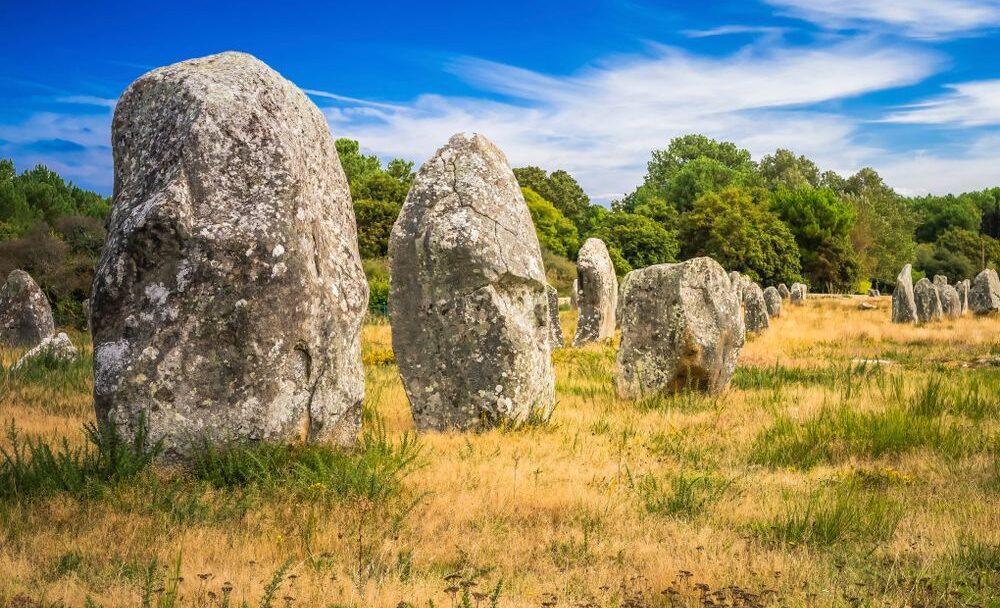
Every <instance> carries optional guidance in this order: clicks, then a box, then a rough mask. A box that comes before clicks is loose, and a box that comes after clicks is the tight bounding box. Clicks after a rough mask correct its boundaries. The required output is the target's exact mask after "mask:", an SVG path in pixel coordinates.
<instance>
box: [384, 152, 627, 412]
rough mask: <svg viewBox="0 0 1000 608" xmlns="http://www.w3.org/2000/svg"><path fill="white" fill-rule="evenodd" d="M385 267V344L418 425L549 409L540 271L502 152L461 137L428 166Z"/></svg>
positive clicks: (550, 378) (550, 380)
mask: <svg viewBox="0 0 1000 608" xmlns="http://www.w3.org/2000/svg"><path fill="white" fill-rule="evenodd" d="M389 263H390V267H391V283H390V289H389V310H390V313H391V316H392V347H393V350H394V351H395V353H396V361H397V362H398V363H399V372H400V375H401V376H402V379H403V386H404V388H405V389H406V395H407V397H408V398H409V400H410V407H411V410H412V412H413V420H414V422H415V423H416V426H417V428H418V429H428V430H445V429H469V428H478V427H480V426H482V425H484V424H485V425H489V424H494V423H498V422H519V421H523V420H526V419H528V418H529V416H531V415H532V414H534V415H535V416H539V417H542V418H547V417H548V416H549V415H550V414H551V412H552V408H553V407H554V405H555V375H554V371H553V368H552V358H551V346H550V344H551V335H550V321H549V318H548V317H549V304H548V301H549V300H548V298H549V296H548V293H547V290H546V280H545V270H544V268H543V266H542V254H541V249H540V248H539V245H538V238H537V237H536V235H535V228H534V225H533V224H532V221H531V214H530V213H529V212H528V207H527V205H526V204H525V202H524V197H523V195H522V194H521V189H520V188H519V186H518V183H517V179H515V177H514V172H513V171H512V170H511V168H510V166H509V165H508V163H507V158H506V157H505V156H504V154H503V152H501V151H500V150H499V149H498V148H497V147H496V146H494V145H493V144H492V143H491V142H490V141H488V140H487V139H486V138H485V137H482V136H481V135H473V136H472V137H466V136H465V135H462V134H459V135H455V136H453V137H452V138H451V139H450V140H449V141H448V143H447V144H446V145H445V146H444V147H442V148H441V149H440V150H438V151H437V153H436V154H435V155H434V157H433V158H431V159H430V160H428V161H427V162H425V163H424V165H423V166H422V167H421V168H420V171H419V172H418V173H417V176H416V179H415V181H414V183H413V187H412V188H411V189H410V194H409V196H407V198H406V202H405V203H404V205H403V209H402V211H401V212H400V215H399V218H398V219H397V220H396V224H395V225H394V226H393V229H392V235H391V238H390V240H389ZM610 322H611V323H612V325H613V324H614V315H612V316H611V318H610Z"/></svg>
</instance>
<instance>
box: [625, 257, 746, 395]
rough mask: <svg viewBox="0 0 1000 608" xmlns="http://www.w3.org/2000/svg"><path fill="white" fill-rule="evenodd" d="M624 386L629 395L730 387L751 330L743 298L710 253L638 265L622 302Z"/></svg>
mask: <svg viewBox="0 0 1000 608" xmlns="http://www.w3.org/2000/svg"><path fill="white" fill-rule="evenodd" d="M623 306H624V307H625V313H624V315H623V317H622V342H621V348H620V349H619V351H618V359H617V377H616V381H617V386H618V393H619V394H620V395H621V396H622V397H626V398H635V397H638V396H640V395H643V394H647V393H654V392H660V391H667V392H671V391H678V390H684V389H693V390H699V391H705V392H708V393H718V392H719V391H721V390H723V389H724V388H725V387H726V386H727V385H728V383H729V380H730V379H731V378H732V375H733V371H734V370H735V368H736V361H737V359H738V357H739V352H740V349H741V348H742V347H743V343H744V340H745V334H744V330H743V324H742V323H741V322H740V320H739V316H740V312H739V311H740V302H739V301H738V300H737V299H736V293H735V291H734V290H733V288H732V283H731V282H730V280H729V277H728V276H727V275H726V272H725V270H723V268H722V267H721V266H720V265H719V264H718V263H717V262H715V261H714V260H712V259H711V258H704V257H702V258H694V259H691V260H688V261H686V262H682V263H680V264H659V265H656V266H649V267H647V268H642V269H640V270H636V271H634V272H633V273H632V276H631V277H630V278H629V282H628V285H627V286H626V290H625V301H624V302H623Z"/></svg>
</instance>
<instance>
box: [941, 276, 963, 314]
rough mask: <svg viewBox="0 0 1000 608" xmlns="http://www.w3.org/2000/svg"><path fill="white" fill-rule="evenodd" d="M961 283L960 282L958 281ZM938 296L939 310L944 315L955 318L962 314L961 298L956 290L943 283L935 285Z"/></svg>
mask: <svg viewBox="0 0 1000 608" xmlns="http://www.w3.org/2000/svg"><path fill="white" fill-rule="evenodd" d="M959 285H961V283H959ZM937 292H938V298H940V300H941V312H942V314H944V316H946V317H949V318H952V319H955V318H958V317H961V316H962V298H961V296H959V294H958V290H957V289H955V288H954V287H952V286H951V285H948V284H947V283H945V284H944V285H940V286H938V287H937Z"/></svg>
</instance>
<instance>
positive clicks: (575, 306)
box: [569, 279, 580, 311]
mask: <svg viewBox="0 0 1000 608" xmlns="http://www.w3.org/2000/svg"><path fill="white" fill-rule="evenodd" d="M569 306H570V308H571V309H572V310H576V311H579V309H580V280H579V279H573V290H572V291H570V292H569Z"/></svg>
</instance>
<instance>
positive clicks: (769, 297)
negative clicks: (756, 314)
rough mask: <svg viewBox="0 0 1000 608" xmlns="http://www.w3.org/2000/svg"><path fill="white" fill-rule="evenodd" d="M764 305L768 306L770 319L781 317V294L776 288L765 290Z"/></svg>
mask: <svg viewBox="0 0 1000 608" xmlns="http://www.w3.org/2000/svg"><path fill="white" fill-rule="evenodd" d="M764 304H766V305H767V316H768V317H769V318H772V319H773V318H774V317H780V316H781V294H780V293H778V290H777V289H776V288H774V287H768V288H767V289H765V290H764Z"/></svg>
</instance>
